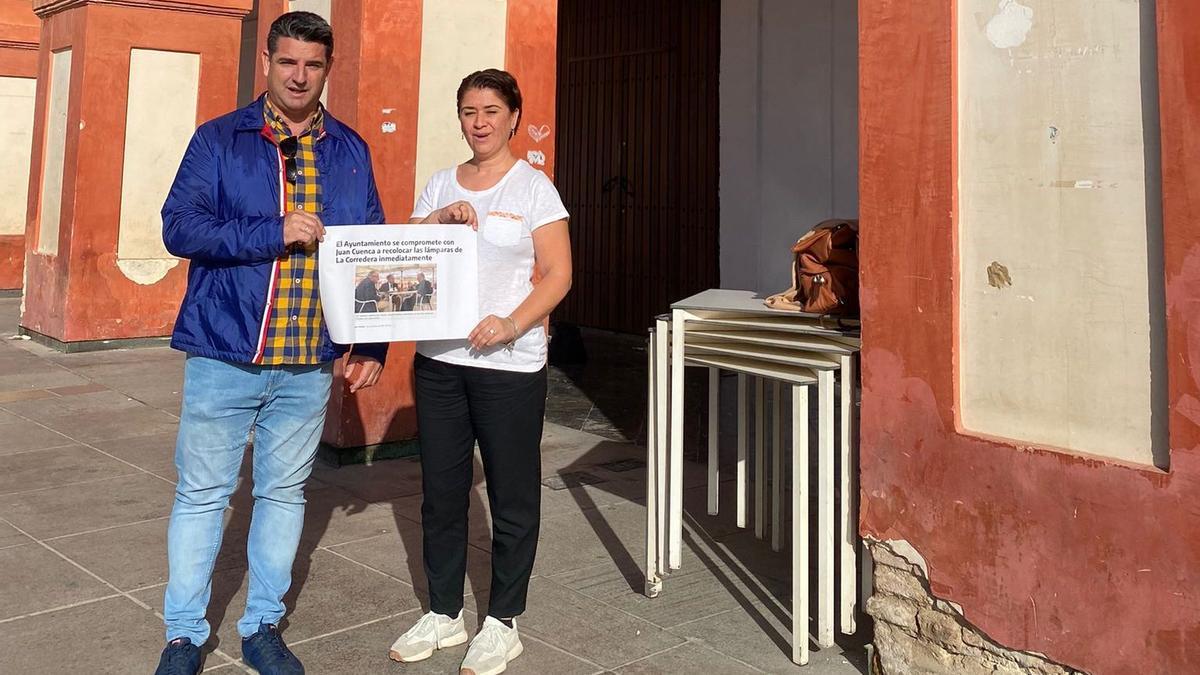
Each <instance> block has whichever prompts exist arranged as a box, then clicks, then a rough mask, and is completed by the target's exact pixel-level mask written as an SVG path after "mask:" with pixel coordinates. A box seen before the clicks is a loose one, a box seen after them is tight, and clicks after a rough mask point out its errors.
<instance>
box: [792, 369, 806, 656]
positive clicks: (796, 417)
mask: <svg viewBox="0 0 1200 675" xmlns="http://www.w3.org/2000/svg"><path fill="white" fill-rule="evenodd" d="M792 661H793V662H795V663H798V664H800V665H802V666H803V665H805V664H807V663H808V388H807V387H805V386H803V385H796V386H793V387H792Z"/></svg>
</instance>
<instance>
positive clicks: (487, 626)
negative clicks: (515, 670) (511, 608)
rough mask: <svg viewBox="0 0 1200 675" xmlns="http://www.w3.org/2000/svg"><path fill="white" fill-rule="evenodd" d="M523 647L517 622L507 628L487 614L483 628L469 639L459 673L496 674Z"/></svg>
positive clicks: (519, 653) (501, 670)
mask: <svg viewBox="0 0 1200 675" xmlns="http://www.w3.org/2000/svg"><path fill="white" fill-rule="evenodd" d="M523 651H525V647H524V646H522V645H521V638H520V636H519V635H517V624H516V623H515V622H514V623H513V627H512V628H509V627H508V626H505V625H504V624H503V623H501V622H500V620H499V619H497V618H495V617H491V616H489V617H488V618H486V619H484V620H483V628H481V629H479V634H477V635H476V636H475V639H474V640H471V646H470V647H469V648H468V649H467V656H466V658H464V659H463V662H462V666H460V670H459V673H460V675H496V673H503V672H504V669H505V668H508V662H509V661H512V660H513V659H515V658H517V657H518V656H520V655H521V652H523Z"/></svg>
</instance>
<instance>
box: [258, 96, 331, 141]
mask: <svg viewBox="0 0 1200 675" xmlns="http://www.w3.org/2000/svg"><path fill="white" fill-rule="evenodd" d="M263 119H264V120H266V123H267V125H268V126H270V127H271V129H272V130H273V131H274V132H275V133H276V134H278V135H279V136H280V137H282V138H287V137H288V136H291V135H292V131H291V127H289V126H288V123H287V120H286V119H284V117H283V114H282V113H280V112H279V111H278V110H277V109H276V108H275V106H274V105H273V104H272V103H271V99H270V97H268V96H264V97H263ZM324 133H325V106H323V105H321V104H320V103H318V104H317V111H316V112H315V113H313V117H312V120H311V121H310V122H309V124H308V128H307V129H305V130H304V131H303V132H301V133H299V134H297V137H299V136H304V135H306V134H311V135H312V136H313V138H320V137H321V136H322V135H323V134H324Z"/></svg>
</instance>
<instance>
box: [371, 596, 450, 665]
mask: <svg viewBox="0 0 1200 675" xmlns="http://www.w3.org/2000/svg"><path fill="white" fill-rule="evenodd" d="M466 641H467V628H466V626H464V625H463V616H462V610H461V609H460V610H459V611H458V616H456V617H454V618H451V617H448V616H446V615H445V614H435V613H434V612H429V613H428V614H426V615H425V616H422V617H421V618H420V619H417V623H415V624H413V627H412V628H409V629H408V630H407V631H405V632H404V635H401V636H400V637H398V638H396V641H395V642H393V643H392V648H391V649H389V650H388V658H390V659H391V660H393V661H400V662H402V663H412V662H413V661H420V660H422V659H427V658H429V657H430V656H433V652H434V651H435V650H438V649H445V648H446V647H453V646H454V645H461V644H462V643H464V642H466Z"/></svg>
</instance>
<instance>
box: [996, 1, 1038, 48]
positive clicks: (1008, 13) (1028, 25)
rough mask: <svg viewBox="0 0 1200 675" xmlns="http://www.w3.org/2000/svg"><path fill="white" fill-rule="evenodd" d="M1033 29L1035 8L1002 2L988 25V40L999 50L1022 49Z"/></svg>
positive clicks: (1017, 3)
mask: <svg viewBox="0 0 1200 675" xmlns="http://www.w3.org/2000/svg"><path fill="white" fill-rule="evenodd" d="M1032 28H1033V8H1032V7H1026V6H1025V5H1022V4H1021V3H1019V2H1017V0H1000V7H999V9H998V10H997V12H996V15H995V16H993V17H992V18H991V20H990V21H988V23H987V38H988V41H989V42H991V43H992V45H994V46H995V47H996V48H997V49H1012V48H1013V47H1020V46H1021V45H1022V44H1024V42H1025V38H1026V37H1027V36H1028V35H1029V31H1030V30H1031V29H1032Z"/></svg>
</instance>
